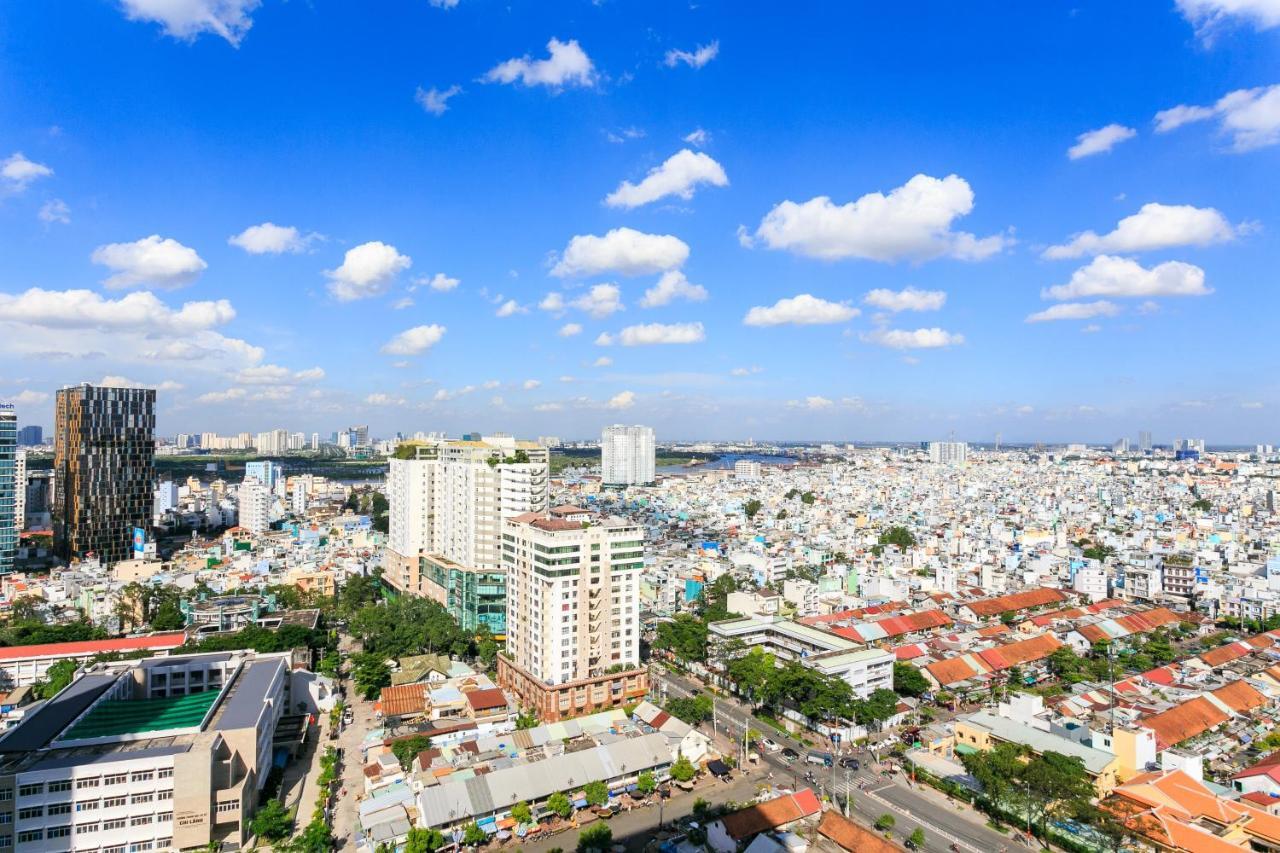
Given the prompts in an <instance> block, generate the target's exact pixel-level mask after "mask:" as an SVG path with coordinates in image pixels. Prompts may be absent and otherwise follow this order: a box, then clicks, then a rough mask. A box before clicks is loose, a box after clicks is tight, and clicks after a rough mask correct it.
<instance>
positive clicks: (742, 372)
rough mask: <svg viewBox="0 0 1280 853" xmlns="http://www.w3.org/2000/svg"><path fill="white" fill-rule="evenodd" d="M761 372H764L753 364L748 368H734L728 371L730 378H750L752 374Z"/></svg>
mask: <svg viewBox="0 0 1280 853" xmlns="http://www.w3.org/2000/svg"><path fill="white" fill-rule="evenodd" d="M762 372H764V368H763V367H760V366H759V365H755V364H753V365H751V366H750V367H735V368H734V369H733V370H730V371H729V373H730V375H732V376H751V375H752V374H756V373H762Z"/></svg>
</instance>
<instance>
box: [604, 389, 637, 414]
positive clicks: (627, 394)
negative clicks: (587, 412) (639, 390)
mask: <svg viewBox="0 0 1280 853" xmlns="http://www.w3.org/2000/svg"><path fill="white" fill-rule="evenodd" d="M635 404H636V394H635V392H634V391H619V392H618V393H617V394H614V395H613V396H612V397H610V398H609V402H607V403H605V406H606V407H607V408H610V409H619V410H620V409H629V408H631V407H632V406H634V405H635Z"/></svg>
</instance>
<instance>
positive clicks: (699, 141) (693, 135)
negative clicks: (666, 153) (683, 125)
mask: <svg viewBox="0 0 1280 853" xmlns="http://www.w3.org/2000/svg"><path fill="white" fill-rule="evenodd" d="M681 139H683V140H684V141H685V142H687V143H689V144H690V145H696V146H698V147H699V148H705V147H706V145H707V143H708V142H710V141H711V134H710V133H707V132H706V131H705V130H703V129H702V128H700V127H696V128H694V129H693V130H691V131H690V132H689V133H686V134H685V135H684V136H682V137H681Z"/></svg>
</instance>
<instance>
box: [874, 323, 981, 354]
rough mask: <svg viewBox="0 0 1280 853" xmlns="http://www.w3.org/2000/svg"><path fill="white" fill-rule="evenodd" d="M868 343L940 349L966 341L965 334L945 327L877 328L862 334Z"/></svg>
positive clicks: (884, 345)
mask: <svg viewBox="0 0 1280 853" xmlns="http://www.w3.org/2000/svg"><path fill="white" fill-rule="evenodd" d="M862 339H863V340H864V341H866V342H867V343H872V344H876V345H878V346H882V347H888V348H890V349H940V348H942V347H951V346H959V345H960V344H963V343H964V335H960V334H956V333H954V332H948V331H946V330H945V329H939V328H936V327H935V328H932V329H915V330H913V331H908V330H906V329H875V330H874V331H871V332H867V333H866V334H864V335H863V336H862Z"/></svg>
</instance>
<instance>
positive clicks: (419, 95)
mask: <svg viewBox="0 0 1280 853" xmlns="http://www.w3.org/2000/svg"><path fill="white" fill-rule="evenodd" d="M461 91H462V87H461V86H458V85H453V86H450V87H449V88H448V89H437V88H436V87H434V86H432V87H431V88H430V89H424V88H422V87H421V86H419V87H418V91H416V92H414V94H413V99H414V100H415V101H417V102H418V106H420V107H422V108H423V109H424V110H426V111H427V112H429V113H431V114H432V115H433V116H442V115H444V114H445V111H446V110H448V109H449V99H450V98H452V97H454V96H455V95H457V94H458V93H459V92H461Z"/></svg>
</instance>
